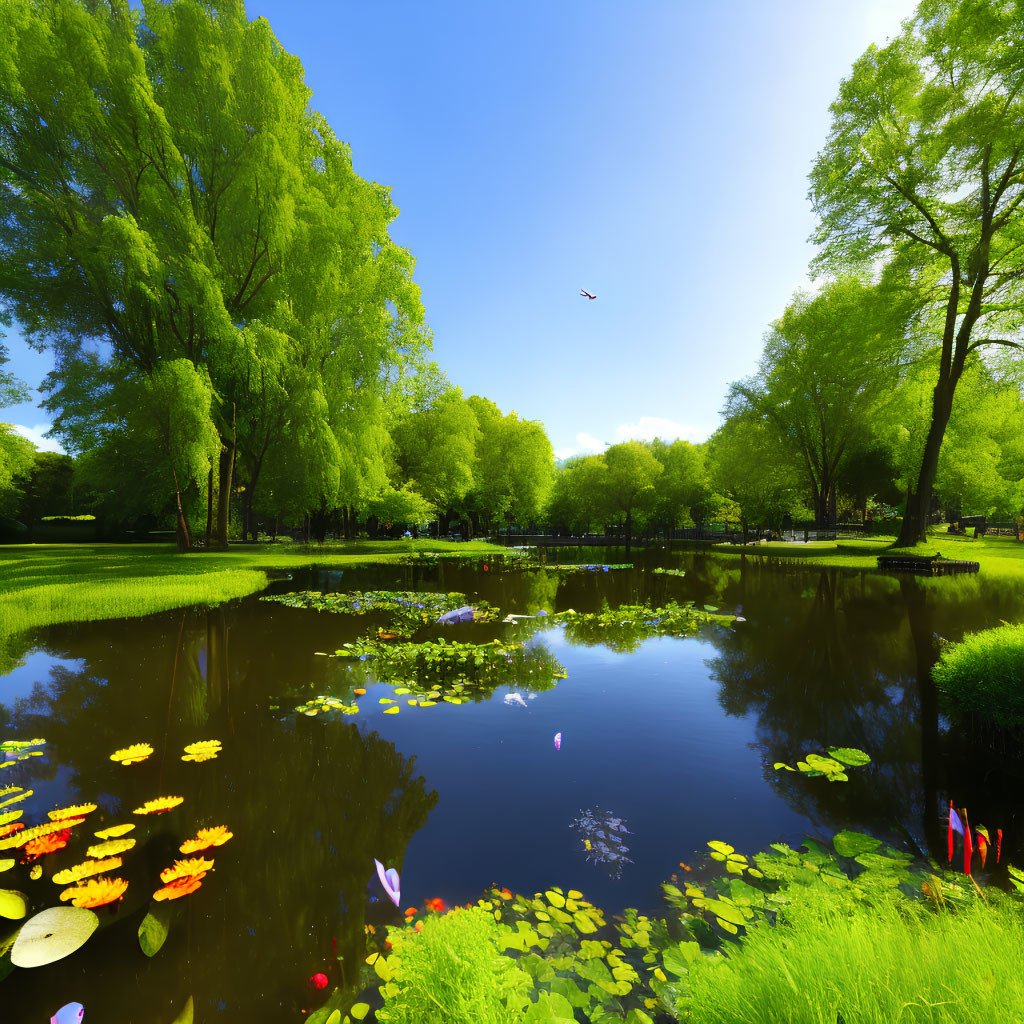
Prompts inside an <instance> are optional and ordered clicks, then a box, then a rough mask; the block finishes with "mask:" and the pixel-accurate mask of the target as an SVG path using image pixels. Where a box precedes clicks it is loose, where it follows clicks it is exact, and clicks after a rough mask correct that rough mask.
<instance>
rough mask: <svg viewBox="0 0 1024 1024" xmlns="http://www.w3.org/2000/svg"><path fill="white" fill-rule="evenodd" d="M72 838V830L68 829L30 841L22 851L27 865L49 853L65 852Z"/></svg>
mask: <svg viewBox="0 0 1024 1024" xmlns="http://www.w3.org/2000/svg"><path fill="white" fill-rule="evenodd" d="M70 838H71V830H70V829H67V828H66V829H63V830H62V831H60V832H51V833H49V835H45V836H39V837H38V838H36V839H30V840H29V841H28V842H27V843H25V846H24V849H23V850H22V851H21V856H22V859H23V860H24V861H25V862H26V863H27V862H28V861H30V860H36V859H37V858H39V857H42V856H44V855H45V854H47V853H56V852H57V851H58V850H63V849H64V847H65V846H67V845H68V840H69V839H70Z"/></svg>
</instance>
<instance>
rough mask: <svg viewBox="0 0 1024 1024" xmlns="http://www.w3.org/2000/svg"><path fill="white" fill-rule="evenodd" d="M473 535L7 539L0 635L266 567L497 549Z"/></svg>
mask: <svg viewBox="0 0 1024 1024" xmlns="http://www.w3.org/2000/svg"><path fill="white" fill-rule="evenodd" d="M503 550H504V549H503V548H500V547H496V546H494V545H492V544H486V543H483V542H480V541H472V542H470V543H458V544H456V543H451V542H449V541H431V540H416V541H412V540H400V541H353V542H351V543H339V544H330V545H325V546H324V547H323V548H318V547H313V546H306V545H297V544H296V545H285V544H281V545H269V544H261V545H259V546H254V547H243V548H233V549H232V550H230V551H224V552H203V553H193V554H187V555H179V554H178V553H177V551H176V550H175V548H174V546H173V545H171V544H12V545H5V546H4V547H2V548H0V636H11V635H13V634H15V633H21V632H24V631H26V630H30V629H35V628H38V627H40V626H49V625H54V624H56V623H61V622H82V621H86V620H91V619H120V618H132V617H135V616H138V615H148V614H150V613H151V612H161V611H167V610H168V609H170V608H182V607H187V606H195V605H207V606H210V605H216V604H219V603H221V602H222V601H227V600H230V599H231V598H235V597H245V596H246V595H247V594H253V593H255V592H256V591H258V590H262V589H263V588H264V587H265V586H266V585H267V575H266V571H265V570H268V569H281V570H285V571H287V570H290V569H296V568H302V567H304V566H309V565H322V566H327V567H338V566H351V565H371V564H376V563H382V562H394V561H396V560H397V559H398V558H400V557H401V556H402V555H406V554H410V553H411V552H423V551H451V552H457V553H458V554H460V555H469V554H474V553H478V552H481V553H487V552H501V551H503Z"/></svg>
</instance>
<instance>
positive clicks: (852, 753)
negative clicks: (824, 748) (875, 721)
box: [828, 747, 871, 768]
mask: <svg viewBox="0 0 1024 1024" xmlns="http://www.w3.org/2000/svg"><path fill="white" fill-rule="evenodd" d="M828 752H829V754H830V755H831V756H832V757H834V758H835V759H836V760H837V761H842V763H843V764H845V765H849V766H850V767H851V768H859V767H860V766H861V765H865V764H870V763H871V757H870V756H869V755H868V754H865V753H864V751H863V750H858V749H857V748H856V747H829V748H828Z"/></svg>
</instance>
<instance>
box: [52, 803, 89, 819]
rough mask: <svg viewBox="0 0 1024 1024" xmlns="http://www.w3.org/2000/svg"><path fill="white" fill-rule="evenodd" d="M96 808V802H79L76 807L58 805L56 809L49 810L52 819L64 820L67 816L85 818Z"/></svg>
mask: <svg viewBox="0 0 1024 1024" xmlns="http://www.w3.org/2000/svg"><path fill="white" fill-rule="evenodd" d="M95 810H96V805H95V804H78V805H77V806H76V807H58V808H57V810H55V811H47V812H46V816H47V817H48V818H49V819H50V821H63V820H65V819H66V818H84V817H85V816H86V815H87V814H92V812H93V811H95Z"/></svg>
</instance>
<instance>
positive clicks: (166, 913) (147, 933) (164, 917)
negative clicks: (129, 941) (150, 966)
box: [139, 902, 175, 956]
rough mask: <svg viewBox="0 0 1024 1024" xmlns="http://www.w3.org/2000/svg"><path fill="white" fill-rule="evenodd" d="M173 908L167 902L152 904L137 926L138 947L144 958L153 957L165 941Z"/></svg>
mask: <svg viewBox="0 0 1024 1024" xmlns="http://www.w3.org/2000/svg"><path fill="white" fill-rule="evenodd" d="M174 911H175V907H174V906H173V905H172V904H171V903H168V902H163V903H156V902H154V903H152V904H150V907H149V913H148V914H147V915H146V916H145V917H144V918H143V919H142V924H140V925H139V946H140V947H141V949H142V952H143V953H145V954H146V956H155V955H156V954H157V953H158V952H159V951H160V947H161V946H162V945H163V944H164V942H165V941H166V939H167V933H168V931H169V930H170V927H171V919H172V917H173V916H174Z"/></svg>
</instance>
